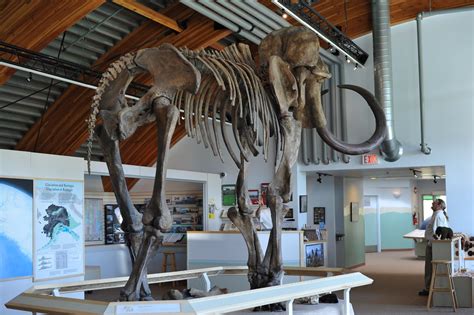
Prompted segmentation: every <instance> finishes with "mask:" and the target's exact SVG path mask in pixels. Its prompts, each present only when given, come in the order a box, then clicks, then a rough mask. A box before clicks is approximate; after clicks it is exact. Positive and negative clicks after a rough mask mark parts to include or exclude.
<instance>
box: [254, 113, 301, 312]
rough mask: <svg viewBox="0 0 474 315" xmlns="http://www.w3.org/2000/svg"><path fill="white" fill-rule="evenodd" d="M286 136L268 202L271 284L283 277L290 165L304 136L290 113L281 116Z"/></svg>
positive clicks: (275, 306)
mask: <svg viewBox="0 0 474 315" xmlns="http://www.w3.org/2000/svg"><path fill="white" fill-rule="evenodd" d="M280 124H281V128H282V131H283V137H284V148H283V153H282V158H281V161H280V164H279V166H278V169H277V171H276V174H275V177H274V178H273V181H272V182H271V184H270V186H269V188H268V199H267V202H268V205H269V207H270V211H271V214H272V224H273V227H272V231H271V233H270V239H269V241H268V246H267V250H266V252H265V258H264V260H263V265H264V266H268V273H267V274H266V279H265V281H266V283H265V285H264V286H266V287H270V286H275V285H280V284H281V281H282V278H283V258H282V255H281V230H282V221H283V217H284V216H285V213H286V211H288V208H287V207H286V205H284V204H285V203H287V202H288V201H290V196H291V168H292V167H293V165H294V164H295V162H296V159H297V157H298V149H299V145H300V138H301V122H299V121H296V120H295V119H294V118H293V117H291V116H286V117H284V118H282V119H280ZM284 309H285V307H284V305H283V304H281V303H276V304H271V305H266V306H262V307H261V309H260V310H270V311H282V310H284Z"/></svg>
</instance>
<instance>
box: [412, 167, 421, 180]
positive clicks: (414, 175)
mask: <svg viewBox="0 0 474 315" xmlns="http://www.w3.org/2000/svg"><path fill="white" fill-rule="evenodd" d="M410 171H412V172H413V177H415V178H418V176H420V175H421V171H419V170H415V169H414V168H410ZM418 173H419V174H418Z"/></svg>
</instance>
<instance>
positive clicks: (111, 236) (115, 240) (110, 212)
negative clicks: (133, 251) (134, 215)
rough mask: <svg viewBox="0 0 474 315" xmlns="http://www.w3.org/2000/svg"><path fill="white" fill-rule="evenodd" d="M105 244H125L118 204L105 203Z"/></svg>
mask: <svg viewBox="0 0 474 315" xmlns="http://www.w3.org/2000/svg"><path fill="white" fill-rule="evenodd" d="M104 214H105V244H125V232H124V231H123V230H122V221H123V218H122V215H121V214H120V208H119V206H118V205H105V206H104Z"/></svg>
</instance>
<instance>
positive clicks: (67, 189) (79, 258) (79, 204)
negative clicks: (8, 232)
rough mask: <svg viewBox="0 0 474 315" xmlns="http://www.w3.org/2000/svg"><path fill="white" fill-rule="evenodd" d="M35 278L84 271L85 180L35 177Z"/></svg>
mask: <svg viewBox="0 0 474 315" xmlns="http://www.w3.org/2000/svg"><path fill="white" fill-rule="evenodd" d="M34 196H35V205H34V206H35V237H34V242H35V257H34V277H35V279H47V278H57V277H65V276H72V275H78V274H82V273H83V272H84V227H83V215H84V211H83V208H84V188H83V183H82V182H73V181H51V180H36V181H35V194H34Z"/></svg>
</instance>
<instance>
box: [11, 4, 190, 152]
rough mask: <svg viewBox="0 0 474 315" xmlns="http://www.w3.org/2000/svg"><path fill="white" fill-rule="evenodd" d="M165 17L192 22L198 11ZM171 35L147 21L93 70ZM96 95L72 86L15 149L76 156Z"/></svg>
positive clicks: (179, 8) (180, 9) (181, 9)
mask: <svg viewBox="0 0 474 315" xmlns="http://www.w3.org/2000/svg"><path fill="white" fill-rule="evenodd" d="M165 13H166V14H167V15H169V16H172V17H173V18H175V19H176V20H178V21H179V20H186V19H189V18H190V17H191V16H192V15H193V14H194V11H192V10H191V9H188V8H187V7H185V6H183V5H180V4H178V5H176V6H172V7H170V8H169V9H167V10H165ZM167 32H169V30H168V28H166V27H164V26H162V25H159V24H156V23H154V22H152V21H146V22H144V23H143V24H142V25H141V26H139V27H138V28H136V29H135V30H134V31H132V32H131V33H130V34H128V35H127V36H126V37H125V38H123V39H122V40H121V41H119V42H118V43H117V44H116V45H115V46H114V47H112V48H111V49H110V50H109V51H108V52H106V53H105V54H103V55H102V56H101V57H100V58H99V59H98V60H97V61H96V62H95V63H94V65H93V66H92V68H93V69H94V70H98V71H104V70H105V69H106V68H107V67H108V65H109V64H110V63H111V62H113V61H115V60H116V59H117V58H120V57H121V56H122V55H124V54H126V53H128V52H131V51H136V50H138V49H141V48H146V47H153V46H156V45H157V44H158V43H160V42H161V41H162V40H163V39H164V38H165V37H166V36H168V34H167ZM93 95H94V91H93V90H90V89H85V88H83V87H80V86H76V85H70V86H69V87H68V88H67V89H66V90H65V91H64V92H63V94H61V96H60V97H59V98H58V99H57V100H56V101H55V102H54V103H53V104H51V105H50V106H49V108H48V109H47V111H46V113H45V114H44V115H43V118H42V119H41V120H38V121H37V122H36V123H35V124H34V125H33V126H32V127H31V128H30V130H28V132H27V133H26V134H25V136H23V138H22V139H21V140H20V141H19V142H18V144H17V145H16V147H15V149H16V150H22V151H33V152H41V153H50V154H60V155H72V154H74V152H76V150H77V149H78V148H79V147H80V146H81V144H83V143H84V141H85V139H86V138H87V129H86V126H85V123H84V121H85V119H87V117H88V115H89V111H90V104H91V100H92V96H93ZM66 117H67V119H65V118H66ZM38 133H39V137H38Z"/></svg>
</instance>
